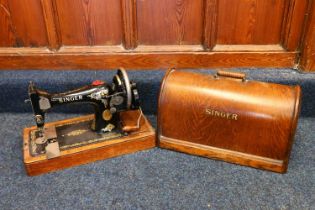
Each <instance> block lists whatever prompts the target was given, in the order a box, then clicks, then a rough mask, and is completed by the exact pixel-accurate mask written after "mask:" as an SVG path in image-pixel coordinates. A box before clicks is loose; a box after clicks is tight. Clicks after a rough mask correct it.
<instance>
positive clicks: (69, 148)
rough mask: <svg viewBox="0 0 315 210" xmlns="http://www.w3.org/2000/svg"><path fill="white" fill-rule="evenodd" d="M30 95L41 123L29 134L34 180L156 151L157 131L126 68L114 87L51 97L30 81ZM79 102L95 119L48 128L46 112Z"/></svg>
mask: <svg viewBox="0 0 315 210" xmlns="http://www.w3.org/2000/svg"><path fill="white" fill-rule="evenodd" d="M28 94H29V99H28V100H27V101H28V102H31V105H32V108H33V112H34V119H35V123H36V127H35V126H34V127H31V128H26V129H24V163H25V166H26V170H27V173H28V174H29V175H37V174H41V173H45V172H49V171H53V170H57V169H61V168H66V167H70V166H73V165H79V164H82V163H87V162H91V161H95V160H100V159H105V158H108V157H114V156H118V155H121V154H127V153H131V152H134V151H139V150H143V149H148V148H151V147H154V146H155V141H154V130H153V128H152V126H151V125H150V123H149V122H148V121H147V119H146V118H145V116H144V115H143V113H142V110H141V107H140V105H139V94H138V90H137V86H136V83H133V82H130V81H129V78H128V76H127V73H126V71H125V70H124V69H119V70H118V71H117V74H116V75H115V76H114V77H113V82H112V83H111V84H107V83H105V82H104V81H101V80H96V81H94V82H92V83H91V84H89V85H86V86H84V87H80V88H78V89H75V90H71V91H67V92H64V93H56V94H51V93H49V92H47V91H44V90H40V89H38V88H37V87H36V86H35V84H34V83H33V82H30V84H29V88H28ZM74 103H75V104H82V105H84V104H90V105H92V106H93V107H94V115H88V116H83V117H78V118H74V119H68V120H63V121H58V122H52V123H45V114H46V113H47V111H49V110H50V109H52V108H53V107H55V106H60V105H66V104H74ZM123 145H125V147H126V148H124V147H123ZM115 148H116V149H115ZM82 158H83V159H82ZM67 160H68V161H67Z"/></svg>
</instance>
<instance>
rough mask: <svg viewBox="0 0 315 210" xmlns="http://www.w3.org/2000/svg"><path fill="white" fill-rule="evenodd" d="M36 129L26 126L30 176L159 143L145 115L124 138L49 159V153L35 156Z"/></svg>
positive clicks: (24, 136) (66, 121) (71, 120)
mask: <svg viewBox="0 0 315 210" xmlns="http://www.w3.org/2000/svg"><path fill="white" fill-rule="evenodd" d="M93 116H94V115H87V116H83V117H77V118H73V119H67V120H62V121H57V122H52V123H47V124H46V125H47V126H52V125H54V126H58V125H64V124H67V123H73V122H77V121H78V122H79V121H82V120H89V119H93ZM35 129H36V127H35V126H33V127H30V128H25V129H24V134H23V152H24V164H25V168H26V172H27V174H28V175H29V176H35V175H40V174H43V173H48V172H52V171H56V170H60V169H64V168H69V167H72V166H78V165H81V164H86V163H90V162H94V161H97V160H104V159H108V158H112V157H117V156H121V155H125V154H130V153H133V152H137V151H141V150H147V149H150V148H153V147H155V131H154V129H153V128H152V126H151V125H150V123H149V122H148V120H147V119H146V118H145V117H144V120H143V123H142V125H141V129H140V130H139V131H137V132H132V133H130V134H129V135H128V136H125V137H121V138H116V139H111V140H106V141H102V142H98V143H92V144H87V145H85V146H81V147H75V148H70V149H66V150H62V151H61V155H60V156H59V157H56V158H52V159H49V160H48V159H46V156H45V154H43V155H38V156H32V155H31V153H30V145H29V139H30V132H31V131H32V130H35Z"/></svg>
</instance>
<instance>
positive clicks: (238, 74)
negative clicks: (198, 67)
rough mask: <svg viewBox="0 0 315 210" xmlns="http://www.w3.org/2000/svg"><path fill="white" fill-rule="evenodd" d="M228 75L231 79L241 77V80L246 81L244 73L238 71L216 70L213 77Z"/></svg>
mask: <svg viewBox="0 0 315 210" xmlns="http://www.w3.org/2000/svg"><path fill="white" fill-rule="evenodd" d="M219 76H220V77H230V78H233V79H241V80H242V81H243V82H245V81H246V74H244V73H238V72H230V71H222V70H220V71H218V72H217V74H216V75H215V78H218V77H219Z"/></svg>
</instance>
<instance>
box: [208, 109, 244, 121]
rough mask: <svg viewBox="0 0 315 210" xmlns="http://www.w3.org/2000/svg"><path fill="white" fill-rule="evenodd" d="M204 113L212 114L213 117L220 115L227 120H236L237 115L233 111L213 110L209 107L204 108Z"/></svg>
mask: <svg viewBox="0 0 315 210" xmlns="http://www.w3.org/2000/svg"><path fill="white" fill-rule="evenodd" d="M206 114H208V115H210V116H213V117H221V118H225V119H227V120H238V115H237V114H235V113H229V112H223V111H218V110H214V109H211V108H206Z"/></svg>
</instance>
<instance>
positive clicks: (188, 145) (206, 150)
mask: <svg viewBox="0 0 315 210" xmlns="http://www.w3.org/2000/svg"><path fill="white" fill-rule="evenodd" d="M159 147H160V148H164V149H168V150H174V151H177V152H183V153H186V154H190V155H197V156H201V157H206V158H211V159H217V160H223V161H225V162H229V163H235V164H239V165H243V166H250V167H253V168H259V169H265V170H270V171H273V172H278V173H285V172H286V171H287V166H288V165H287V162H286V161H283V160H275V159H271V158H266V157H260V156H256V155H251V154H245V153H241V152H237V151H231V150H226V149H221V148H217V147H211V146H207V145H201V144H196V143H192V142H187V141H182V140H177V139H172V138H167V137H164V136H159Z"/></svg>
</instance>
